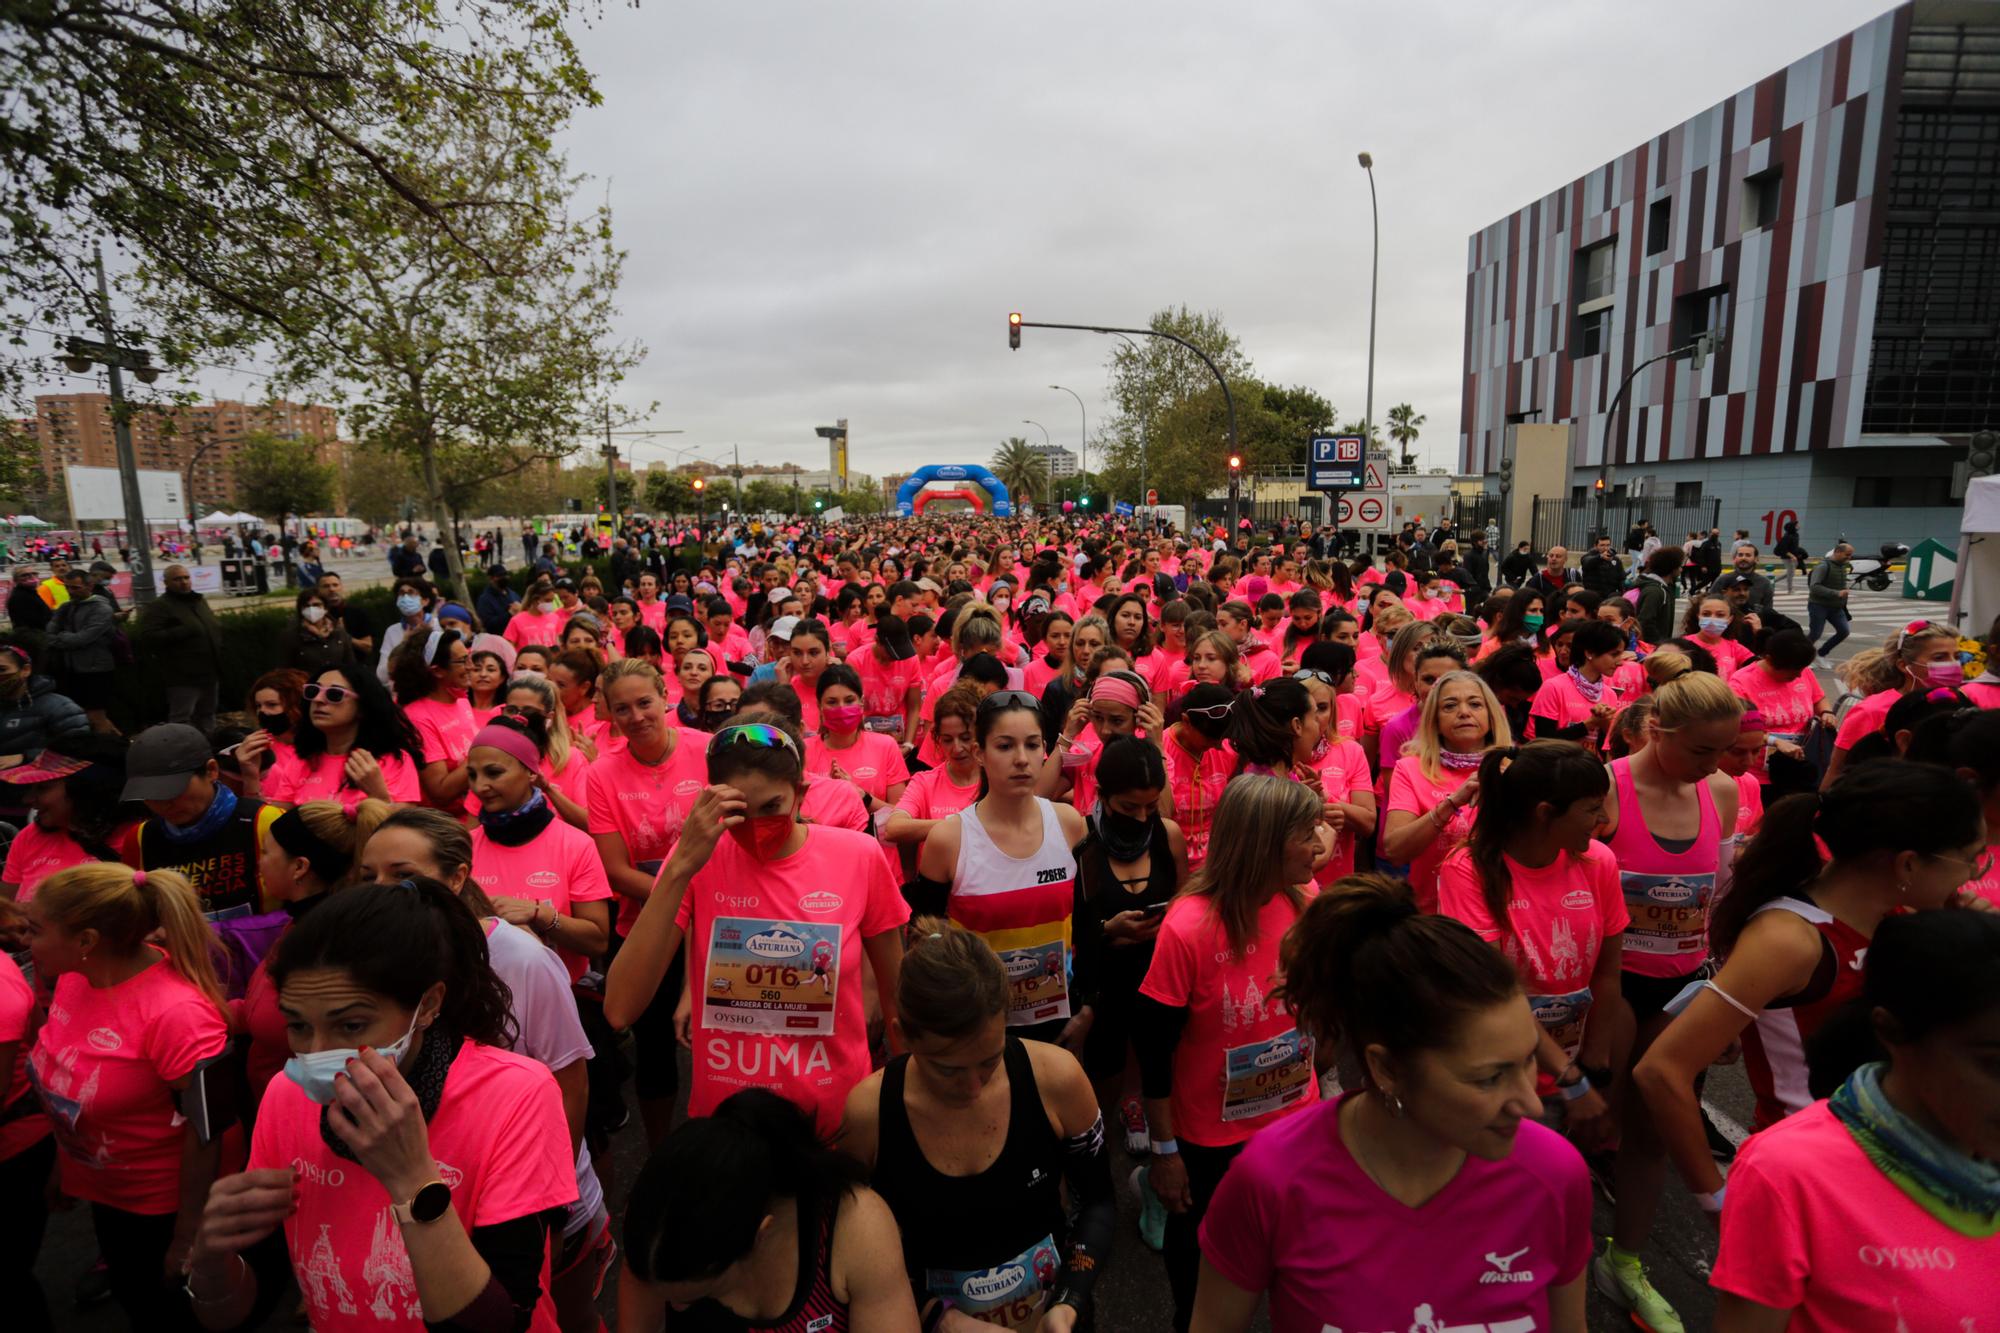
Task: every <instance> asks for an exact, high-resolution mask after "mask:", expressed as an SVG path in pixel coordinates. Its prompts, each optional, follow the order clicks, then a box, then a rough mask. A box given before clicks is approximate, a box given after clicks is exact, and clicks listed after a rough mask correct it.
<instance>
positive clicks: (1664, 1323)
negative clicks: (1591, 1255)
mask: <svg viewBox="0 0 2000 1333" xmlns="http://www.w3.org/2000/svg"><path fill="white" fill-rule="evenodd" d="M1590 1272H1591V1276H1592V1277H1593V1278H1594V1279H1595V1281H1596V1283H1597V1289H1598V1290H1599V1291H1601V1292H1603V1293H1604V1297H1605V1299H1606V1300H1608V1301H1610V1302H1611V1303H1612V1304H1613V1305H1616V1306H1617V1307H1618V1308H1619V1309H1621V1310H1623V1311H1625V1313H1626V1314H1628V1315H1630V1316H1631V1317H1632V1322H1633V1323H1634V1324H1637V1325H1638V1326H1639V1327H1640V1328H1643V1329H1645V1330H1647V1333H1687V1328H1686V1325H1684V1324H1682V1323H1681V1317H1680V1316H1679V1315H1678V1314H1675V1313H1674V1307H1673V1306H1671V1305H1669V1304H1667V1298H1666V1297H1664V1296H1662V1295H1660V1293H1659V1292H1658V1291H1656V1290H1654V1289H1653V1284H1652V1283H1651V1282H1650V1281H1648V1280H1647V1278H1646V1266H1645V1265H1644V1264H1642V1263H1640V1262H1639V1256H1638V1255H1636V1254H1627V1253H1625V1252H1624V1251H1623V1250H1621V1249H1619V1248H1618V1247H1617V1246H1616V1245H1614V1244H1612V1243H1611V1241H1610V1240H1609V1239H1608V1238H1607V1239H1606V1240H1605V1242H1604V1253H1602V1254H1600V1255H1598V1256H1597V1257H1596V1258H1595V1259H1592V1260H1591V1262H1590Z"/></svg>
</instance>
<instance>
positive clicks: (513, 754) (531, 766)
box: [471, 722, 542, 773]
mask: <svg viewBox="0 0 2000 1333" xmlns="http://www.w3.org/2000/svg"><path fill="white" fill-rule="evenodd" d="M481 746H485V747H486V748H487V749H489V750H498V751H499V752H500V753H501V754H504V755H507V756H509V757H510V758H513V759H518V760H520V761H521V766H522V767H523V768H525V769H527V770H528V771H529V772H530V773H537V772H540V771H541V767H542V757H541V755H539V754H537V753H535V743H534V742H533V741H531V740H529V739H528V738H527V737H526V736H525V735H523V734H522V733H520V732H518V731H516V730H514V728H512V727H502V726H498V725H496V724H494V723H491V722H488V723H487V724H486V725H485V726H483V727H481V728H480V729H479V734H478V735H477V736H474V737H473V738H472V747H471V748H472V749H474V750H477V749H479V748H480V747H481Z"/></svg>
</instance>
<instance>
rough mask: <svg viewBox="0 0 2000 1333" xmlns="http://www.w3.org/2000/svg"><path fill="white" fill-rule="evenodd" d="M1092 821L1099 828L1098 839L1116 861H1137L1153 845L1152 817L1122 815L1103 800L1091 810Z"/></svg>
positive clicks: (1092, 825)
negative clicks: (1135, 817) (1142, 817)
mask: <svg viewBox="0 0 2000 1333" xmlns="http://www.w3.org/2000/svg"><path fill="white" fill-rule="evenodd" d="M1090 823H1091V827H1093V828H1095V829H1096V830H1097V840H1098V841H1099V842H1101V843H1103V844H1104V850H1105V851H1107V852H1109V853H1111V859H1112V860H1114V861H1136V860H1138V859H1139V858H1140V857H1142V856H1144V855H1145V854H1146V849H1147V848H1148V847H1150V846H1152V842H1153V824H1154V821H1153V820H1152V819H1134V818H1132V816H1130V815H1121V814H1119V813H1118V812H1117V811H1116V810H1113V809H1112V808H1111V807H1110V806H1108V805H1106V804H1105V803H1104V802H1103V801H1102V800H1100V801H1098V803H1097V809H1095V810H1093V811H1092V812H1091V815H1090Z"/></svg>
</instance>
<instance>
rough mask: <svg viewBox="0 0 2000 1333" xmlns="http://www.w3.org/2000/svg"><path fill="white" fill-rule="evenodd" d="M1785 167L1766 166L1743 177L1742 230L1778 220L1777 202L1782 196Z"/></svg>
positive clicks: (1765, 225)
mask: <svg viewBox="0 0 2000 1333" xmlns="http://www.w3.org/2000/svg"><path fill="white" fill-rule="evenodd" d="M1784 187H1785V169H1784V168H1783V167H1768V168H1766V169H1765V170H1763V171H1759V172H1756V173H1754V174H1752V175H1749V176H1745V177H1744V178H1743V230H1744V231H1755V230H1757V229H1758V228H1759V227H1770V226H1774V225H1776V223H1777V221H1778V204H1779V203H1780V201H1781V200H1782V199H1783V197H1784V192H1785V190H1784Z"/></svg>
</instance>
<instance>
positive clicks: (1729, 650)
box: [1694, 634, 1756, 683]
mask: <svg viewBox="0 0 2000 1333" xmlns="http://www.w3.org/2000/svg"><path fill="white" fill-rule="evenodd" d="M1694 641H1695V642H1696V643H1698V644H1700V645H1701V646H1702V647H1704V648H1706V649H1708V651H1709V652H1710V653H1712V654H1714V656H1715V674H1716V675H1718V676H1720V677H1722V679H1723V681H1724V682H1725V683H1726V682H1727V681H1728V680H1729V678H1730V677H1732V676H1734V675H1735V674H1736V671H1737V668H1739V667H1741V666H1742V665H1743V664H1744V663H1745V662H1748V661H1749V660H1750V659H1751V658H1752V657H1754V656H1756V654H1755V653H1752V652H1751V651H1750V650H1749V649H1748V648H1745V647H1744V646H1743V645H1742V644H1740V643H1738V642H1737V641H1736V640H1734V639H1717V640H1715V641H1714V642H1712V643H1711V642H1710V641H1709V639H1708V636H1707V635H1704V634H1697V635H1695V636H1694Z"/></svg>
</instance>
